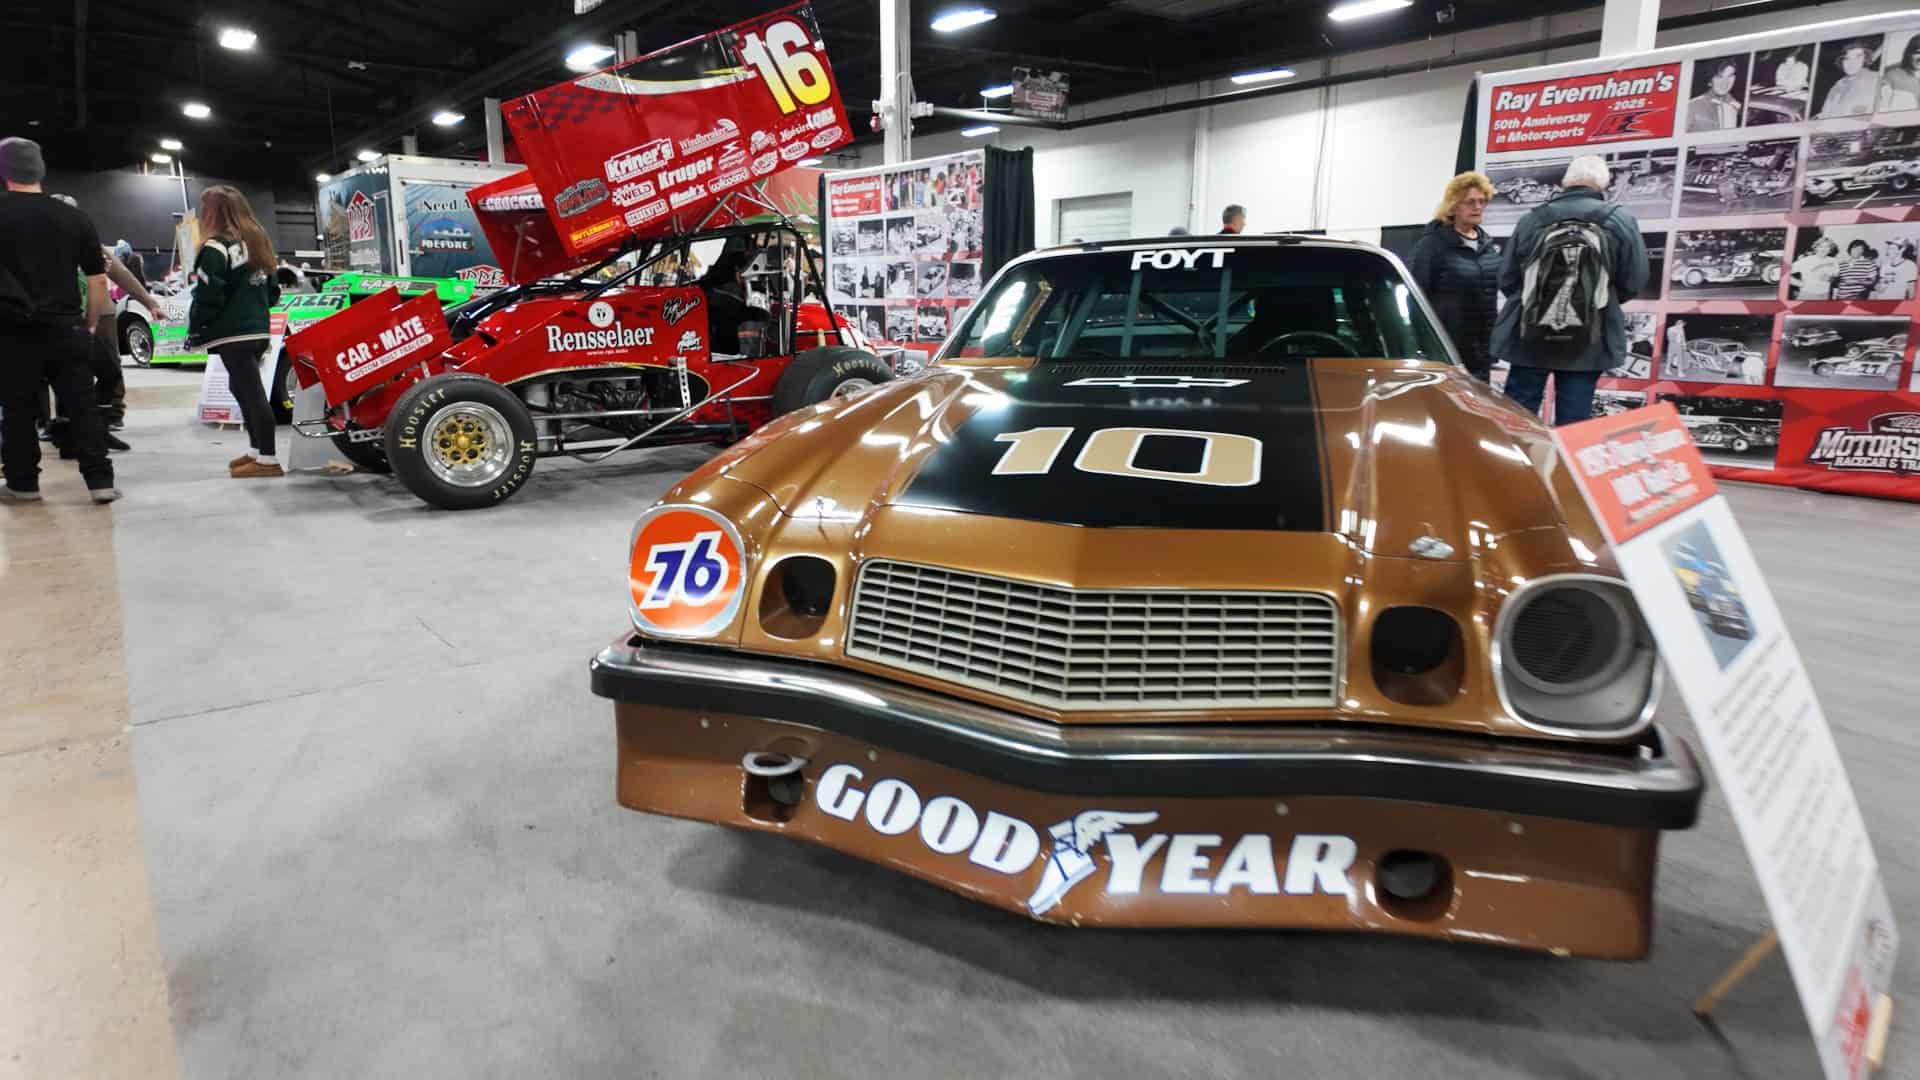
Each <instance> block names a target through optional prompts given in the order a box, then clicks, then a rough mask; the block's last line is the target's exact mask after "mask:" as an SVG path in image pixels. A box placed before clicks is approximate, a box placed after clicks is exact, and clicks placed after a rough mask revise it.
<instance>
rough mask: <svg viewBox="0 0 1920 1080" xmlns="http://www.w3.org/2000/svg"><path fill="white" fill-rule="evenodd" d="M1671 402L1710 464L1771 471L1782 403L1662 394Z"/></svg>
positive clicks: (1739, 398)
mask: <svg viewBox="0 0 1920 1080" xmlns="http://www.w3.org/2000/svg"><path fill="white" fill-rule="evenodd" d="M1654 400H1655V401H1671V402H1673V407H1674V408H1675V409H1677V410H1679V412H1680V422H1681V423H1683V424H1685V425H1687V433H1688V434H1690V435H1692V436H1693V441H1694V443H1695V445H1697V446H1699V447H1700V456H1701V457H1702V458H1704V459H1705V460H1706V461H1707V463H1708V464H1711V465H1725V466H1727V467H1729V468H1734V469H1771V468H1773V460H1774V455H1775V454H1776V453H1778V452H1779V450H1780V412H1781V410H1780V402H1779V401H1778V400H1776V399H1774V398H1745V397H1695V396H1693V395H1690V394H1659V395H1657V396H1656V397H1655V398H1654Z"/></svg>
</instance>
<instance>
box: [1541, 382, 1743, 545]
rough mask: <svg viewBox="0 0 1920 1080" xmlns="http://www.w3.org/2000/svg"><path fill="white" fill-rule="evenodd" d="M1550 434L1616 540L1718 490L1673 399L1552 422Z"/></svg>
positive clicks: (1623, 539)
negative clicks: (1561, 423) (1574, 420)
mask: <svg viewBox="0 0 1920 1080" xmlns="http://www.w3.org/2000/svg"><path fill="white" fill-rule="evenodd" d="M1553 441H1554V444H1555V445H1557V446H1558V447H1559V448H1560V453H1561V454H1562V455H1564V456H1565V457H1566V459H1567V462H1568V464H1569V465H1571V466H1572V468H1573V477H1574V481H1575V482H1576V483H1578V484H1579V485H1580V490H1581V492H1582V493H1583V494H1585V495H1586V497H1587V505H1588V506H1591V507H1592V508H1593V513H1594V516H1595V517H1597V518H1599V519H1600V525H1601V527H1602V528H1604V529H1605V530H1606V531H1607V539H1608V540H1610V541H1612V542H1613V543H1614V544H1616V545H1618V544H1623V543H1625V542H1627V541H1628V540H1631V539H1633V538H1634V537H1636V536H1638V535H1640V534H1641V533H1643V532H1646V531H1647V530H1648V529H1651V528H1653V527H1654V526H1655V525H1658V524H1660V523H1661V522H1663V521H1667V520H1669V519H1671V518H1672V517H1674V516H1675V515H1677V514H1679V513H1681V512H1682V511H1684V510H1686V509H1687V508H1689V507H1692V506H1698V505H1699V504H1700V503H1703V502H1705V501H1707V500H1708V499H1710V498H1712V497H1713V495H1714V492H1715V490H1716V489H1715V487H1714V484H1713V474H1712V473H1710V472H1708V471H1707V464H1706V462H1704V461H1702V460H1701V459H1700V449H1699V448H1698V447H1696V446H1695V445H1694V444H1693V436H1692V435H1690V434H1688V433H1687V427H1686V425H1685V424H1684V423H1682V422H1681V420H1680V414H1679V413H1678V412H1676V411H1675V410H1674V407H1673V404H1672V403H1671V402H1661V403H1660V404H1658V405H1655V406H1653V407H1651V408H1645V409H1634V410H1632V411H1631V412H1624V413H1618V414H1615V415H1613V416H1602V417H1596V418H1595V419H1592V420H1587V421H1583V422H1581V423H1578V424H1569V425H1567V426H1566V427H1560V428H1554V429H1553Z"/></svg>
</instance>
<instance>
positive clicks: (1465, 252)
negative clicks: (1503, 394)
mask: <svg viewBox="0 0 1920 1080" xmlns="http://www.w3.org/2000/svg"><path fill="white" fill-rule="evenodd" d="M1476 239H1477V241H1478V245H1479V246H1478V248H1477V249H1476V248H1475V247H1473V246H1470V245H1468V243H1467V239H1466V237H1464V236H1461V235H1460V234H1459V232H1457V231H1455V229H1454V227H1453V223H1452V222H1450V221H1432V222H1428V223H1427V231H1426V234H1425V235H1424V236H1422V237H1420V242H1419V243H1417V244H1415V245H1414V247H1413V267H1412V269H1413V280H1414V283H1415V284H1417V285H1419V286H1420V291H1421V292H1423V293H1426V294H1427V302H1428V303H1431V304H1432V305H1433V310H1434V311H1435V312H1437V313H1438V314H1439V316H1440V325H1442V326H1444V327H1446V330H1447V336H1448V337H1450V338H1452V339H1453V345H1454V348H1456V349H1459V350H1460V362H1461V363H1463V364H1465V365H1467V370H1468V371H1471V372H1473V374H1474V375H1475V376H1477V377H1479V378H1481V379H1485V378H1486V377H1487V372H1488V371H1489V370H1490V369H1491V368H1492V367H1493V357H1492V344H1493V316H1494V311H1495V309H1496V300H1497V298H1498V296H1499V294H1500V256H1501V246H1500V241H1498V240H1495V239H1494V238H1493V237H1491V236H1488V235H1487V230H1485V229H1481V230H1480V233H1479V236H1478V237H1476Z"/></svg>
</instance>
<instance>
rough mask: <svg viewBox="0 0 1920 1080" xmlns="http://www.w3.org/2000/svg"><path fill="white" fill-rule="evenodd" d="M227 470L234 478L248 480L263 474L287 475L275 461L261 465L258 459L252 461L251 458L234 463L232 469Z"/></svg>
mask: <svg viewBox="0 0 1920 1080" xmlns="http://www.w3.org/2000/svg"><path fill="white" fill-rule="evenodd" d="M228 472H229V474H230V475H231V476H232V477H233V478H234V479H235V480H248V479H252V478H254V477H263V476H285V475H287V474H286V472H285V471H284V470H282V469H281V468H280V466H279V464H278V463H277V462H276V463H275V464H272V465H262V464H260V463H259V462H258V461H254V460H252V459H248V460H246V461H243V462H241V463H240V464H238V465H235V466H234V467H233V468H232V469H230V470H228Z"/></svg>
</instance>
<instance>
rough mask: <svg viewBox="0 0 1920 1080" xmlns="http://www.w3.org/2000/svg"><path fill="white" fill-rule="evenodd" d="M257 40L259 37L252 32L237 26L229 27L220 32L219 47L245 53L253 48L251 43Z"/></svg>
mask: <svg viewBox="0 0 1920 1080" xmlns="http://www.w3.org/2000/svg"><path fill="white" fill-rule="evenodd" d="M259 40H260V38H259V36H258V35H257V34H255V33H254V32H253V31H251V30H245V29H242V28H240V27H238V26H229V27H227V28H226V29H225V30H222V31H220V47H221V48H223V49H232V50H234V51H236V52H245V51H247V50H248V49H251V48H253V43H254V42H256V41H259Z"/></svg>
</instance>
